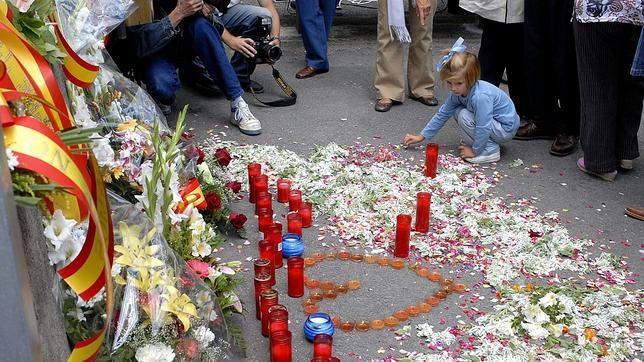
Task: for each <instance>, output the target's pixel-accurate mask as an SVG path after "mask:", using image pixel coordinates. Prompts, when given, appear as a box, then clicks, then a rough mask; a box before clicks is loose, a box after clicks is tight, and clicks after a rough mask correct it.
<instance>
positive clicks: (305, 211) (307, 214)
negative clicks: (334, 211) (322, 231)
mask: <svg viewBox="0 0 644 362" xmlns="http://www.w3.org/2000/svg"><path fill="white" fill-rule="evenodd" d="M298 212H299V213H300V216H301V217H302V227H303V228H310V227H311V224H312V223H313V204H312V203H310V202H302V203H301V204H300V210H299V211H298Z"/></svg>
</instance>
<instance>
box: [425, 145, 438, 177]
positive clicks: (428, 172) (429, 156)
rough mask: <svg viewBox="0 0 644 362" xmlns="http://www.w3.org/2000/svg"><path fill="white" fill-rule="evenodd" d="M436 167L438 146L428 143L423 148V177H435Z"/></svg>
mask: <svg viewBox="0 0 644 362" xmlns="http://www.w3.org/2000/svg"><path fill="white" fill-rule="evenodd" d="M437 166H438V144H436V143H428V144H427V147H425V176H427V177H431V178H434V177H436V167H437Z"/></svg>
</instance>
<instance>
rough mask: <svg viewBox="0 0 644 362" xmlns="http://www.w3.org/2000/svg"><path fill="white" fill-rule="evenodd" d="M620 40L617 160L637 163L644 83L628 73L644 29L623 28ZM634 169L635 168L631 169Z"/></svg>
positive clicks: (624, 26) (632, 26)
mask: <svg viewBox="0 0 644 362" xmlns="http://www.w3.org/2000/svg"><path fill="white" fill-rule="evenodd" d="M620 25H623V26H621V28H623V29H620V35H619V37H618V38H619V39H620V41H621V43H622V45H621V46H620V49H621V54H619V58H620V62H621V63H622V64H623V65H622V66H620V67H618V69H619V70H620V72H621V75H620V85H619V86H618V87H617V91H618V92H619V93H618V95H617V99H618V108H617V109H618V112H619V113H618V115H617V130H616V135H617V140H616V144H615V156H616V158H617V160H620V163H622V162H621V161H622V160H634V159H636V158H638V157H639V156H640V154H639V146H638V141H637V131H638V130H639V127H640V120H641V116H642V99H643V98H644V88H643V87H644V84H643V82H644V80H643V79H642V78H639V77H634V76H632V75H631V74H629V72H628V66H629V65H631V64H632V59H633V56H634V55H635V54H636V49H637V47H638V42H639V38H640V28H639V27H637V26H635V25H630V24H620ZM631 168H632V166H631Z"/></svg>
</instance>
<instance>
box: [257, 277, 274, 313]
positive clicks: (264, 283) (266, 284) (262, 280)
mask: <svg viewBox="0 0 644 362" xmlns="http://www.w3.org/2000/svg"><path fill="white" fill-rule="evenodd" d="M270 289H271V275H270V274H265V273H262V274H258V275H255V317H256V318H257V319H262V318H261V316H262V309H261V305H260V300H259V299H260V295H261V293H262V291H264V290H270Z"/></svg>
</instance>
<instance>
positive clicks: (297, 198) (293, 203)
mask: <svg viewBox="0 0 644 362" xmlns="http://www.w3.org/2000/svg"><path fill="white" fill-rule="evenodd" d="M301 204H302V191H300V190H291V191H289V193H288V211H298V210H299V209H300V205H301Z"/></svg>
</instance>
